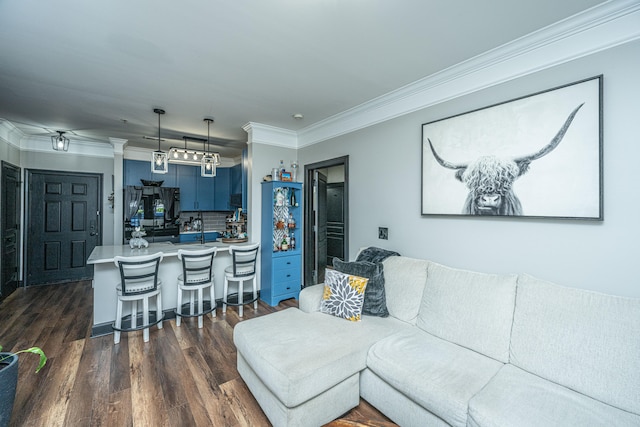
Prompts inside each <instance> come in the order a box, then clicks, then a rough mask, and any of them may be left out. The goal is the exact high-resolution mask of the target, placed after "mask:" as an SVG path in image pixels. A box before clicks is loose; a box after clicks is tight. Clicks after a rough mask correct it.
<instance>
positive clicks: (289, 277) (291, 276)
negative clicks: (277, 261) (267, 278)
mask: <svg viewBox="0 0 640 427" xmlns="http://www.w3.org/2000/svg"><path fill="white" fill-rule="evenodd" d="M290 281H296V282H300V268H298V267H293V268H282V269H275V270H273V282H274V286H278V283H280V282H290Z"/></svg>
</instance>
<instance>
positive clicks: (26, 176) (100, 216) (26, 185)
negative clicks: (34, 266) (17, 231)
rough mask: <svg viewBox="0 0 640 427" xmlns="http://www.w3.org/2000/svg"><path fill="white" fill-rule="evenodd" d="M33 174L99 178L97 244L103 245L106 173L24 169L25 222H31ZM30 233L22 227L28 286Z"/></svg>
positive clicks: (24, 263)
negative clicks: (30, 189)
mask: <svg viewBox="0 0 640 427" xmlns="http://www.w3.org/2000/svg"><path fill="white" fill-rule="evenodd" d="M32 174H43V175H68V176H71V175H75V176H77V175H80V176H87V177H94V178H98V194H97V198H98V199H97V202H98V205H97V207H98V224H97V227H98V239H97V243H96V246H101V245H102V232H103V224H102V222H103V217H104V215H103V214H104V204H103V187H104V182H103V180H104V174H103V173H97V172H75V171H60V170H51V169H35V168H33V169H25V170H24V181H25V182H24V185H23V198H24V224H29V223H30V221H31V215H30V214H31V204H30V203H29V193H28V191H29V187H30V186H31V183H30V182H29V177H30V176H31V175H32ZM28 234H29V233H27V227H22V241H23V242H24V244H23V245H22V271H21V275H22V285H23V286H25V287H26V286H28V285H29V283H28V280H27V272H26V269H27V265H29V260H28V259H27V256H28V253H29V251H28V246H29V245H30V244H31V242H30V241H29V238H28ZM67 282H68V281H54V282H51V283H47V285H53V284H57V283H67Z"/></svg>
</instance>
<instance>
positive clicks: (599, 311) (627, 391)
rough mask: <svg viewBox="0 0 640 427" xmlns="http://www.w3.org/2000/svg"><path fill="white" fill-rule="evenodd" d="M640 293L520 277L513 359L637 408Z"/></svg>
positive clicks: (639, 398)
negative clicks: (608, 292)
mask: <svg viewBox="0 0 640 427" xmlns="http://www.w3.org/2000/svg"><path fill="white" fill-rule="evenodd" d="M638 361H640V299H633V298H624V297H618V296H613V295H605V294H600V293H597V292H592V291H586V290H581V289H572V288H566V287H562V286H558V285H555V284H553V283H549V282H545V281H543V280H539V279H536V278H534V277H531V276H529V275H521V276H520V277H519V278H518V295H517V298H516V310H515V314H514V321H513V331H512V336H511V363H512V364H514V365H516V366H518V367H520V368H522V369H524V370H525V371H528V372H531V373H533V374H535V375H538V376H540V377H543V378H546V379H549V380H551V381H553V382H556V383H558V384H561V385H563V386H565V387H568V388H570V389H573V390H576V391H578V392H580V393H583V394H586V395H588V396H592V397H594V398H595V399H598V400H601V401H603V402H605V403H608V404H609V405H612V406H615V407H618V408H621V409H624V410H626V411H630V412H633V413H636V414H640V369H639V365H638Z"/></svg>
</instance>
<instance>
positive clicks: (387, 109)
mask: <svg viewBox="0 0 640 427" xmlns="http://www.w3.org/2000/svg"><path fill="white" fill-rule="evenodd" d="M639 38H640V3H639V2H638V0H612V1H609V2H606V3H603V4H601V5H599V6H595V7H593V8H591V9H588V10H586V11H584V12H582V13H579V14H576V15H574V16H572V17H569V18H567V19H564V20H562V21H559V22H557V23H555V24H552V25H549V26H548V27H545V28H542V29H540V30H538V31H535V32H533V33H531V34H528V35H526V36H524V37H521V38H519V39H516V40H514V41H512V42H509V43H507V44H504V45H502V46H500V47H498V48H496V49H493V50H490V51H488V52H486V53H483V54H481V55H478V56H476V57H474V58H471V59H469V60H467V61H464V62H461V63H459V64H457V65H454V66H452V67H450V68H448V69H445V70H443V71H441V72H438V73H435V74H433V75H430V76H428V77H425V78H424V79H421V80H418V81H416V82H414V83H411V84H409V85H407V86H404V87H401V88H399V89H397V90H395V91H393V92H389V93H387V94H386V95H383V96H380V97H378V98H375V99H373V100H371V101H369V102H365V103H364V104H360V105H358V106H356V107H354V108H352V109H349V110H346V111H344V112H342V113H339V114H336V115H334V116H331V117H329V118H327V119H325V120H322V121H320V122H317V123H315V124H313V125H311V126H307V127H305V128H303V129H301V130H300V131H298V132H297V147H298V148H302V147H305V146H308V145H313V144H316V143H318V142H322V141H325V140H327V139H330V138H334V137H337V136H340V135H344V134H346V133H349V132H353V131H356V130H359V129H363V128H365V127H368V126H372V125H375V124H377V123H381V122H384V121H387V120H390V119H393V118H396V117H399V116H402V115H405V114H408V113H412V112H414V111H418V110H421V109H423V108H427V107H430V106H433V105H436V104H439V103H442V102H445V101H448V100H451V99H454V98H457V97H460V96H464V95H467V94H470V93H473V92H476V91H479V90H482V89H485V88H487V87H491V86H495V85H498V84H500V83H504V82H507V81H510V80H513V79H516V78H519V77H523V76H526V75H529V74H533V73H535V72H538V71H541V70H544V69H548V68H551V67H554V66H557V65H560V64H563V63H566V62H569V61H573V60H575V59H578V58H582V57H585V56H588V55H592V54H594V53H597V52H601V51H603V50H606V49H610V48H613V47H616V46H619V45H622V44H625V43H629V42H631V41H634V40H638V39H639Z"/></svg>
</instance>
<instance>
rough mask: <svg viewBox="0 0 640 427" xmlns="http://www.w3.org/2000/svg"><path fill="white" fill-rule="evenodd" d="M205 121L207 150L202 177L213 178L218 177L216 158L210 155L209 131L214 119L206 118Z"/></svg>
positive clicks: (205, 151)
mask: <svg viewBox="0 0 640 427" xmlns="http://www.w3.org/2000/svg"><path fill="white" fill-rule="evenodd" d="M204 121H205V122H207V148H206V149H205V150H204V156H202V162H201V164H200V175H201V176H205V177H210V178H213V177H214V176H216V157H215V156H213V155H212V154H211V153H209V131H210V127H211V123H212V122H213V119H210V118H205V119H204ZM194 160H195V157H194Z"/></svg>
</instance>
